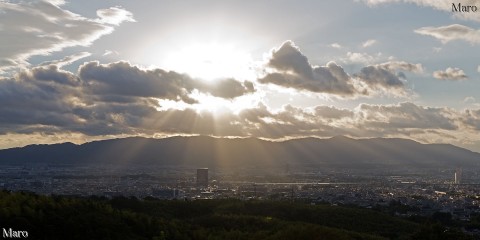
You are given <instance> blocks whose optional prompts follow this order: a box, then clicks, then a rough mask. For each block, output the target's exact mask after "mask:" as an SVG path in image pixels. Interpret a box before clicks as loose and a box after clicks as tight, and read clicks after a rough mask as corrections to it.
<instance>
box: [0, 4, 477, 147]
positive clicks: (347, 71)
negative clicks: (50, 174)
mask: <svg viewBox="0 0 480 240" xmlns="http://www.w3.org/2000/svg"><path fill="white" fill-rule="evenodd" d="M455 4H457V6H458V4H460V5H461V6H471V5H475V6H476V7H478V9H479V10H478V11H480V1H456V2H455ZM479 45H480V13H479V12H472V11H470V12H452V2H451V1H443V0H438V1H434V0H351V1H349V0H342V1H334V0H331V1H313V0H311V1H307V0H296V1H286V0H277V1H259V0H256V1H253V0H252V1H193V0H191V1H173V0H171V1H159V0H155V1H153V0H145V1H115V0H108V1H93V0H82V1H74V0H70V1H63V0H51V1H13V0H12V1H1V0H0V103H1V104H0V148H11V147H19V146H25V145H29V144H49V143H59V142H74V143H79V144H80V143H84V142H88V141H93V140H99V139H110V138H119V137H129V136H143V137H155V138H162V137H168V136H176V135H184V136H190V135H207V136H215V137H256V138H261V139H268V140H285V139H292V138H302V137H318V138H329V137H333V136H338V135H345V136H349V137H352V138H372V137H385V138H408V139H412V140H415V141H419V142H421V143H448V144H454V145H456V146H460V147H464V148H467V149H470V150H473V151H478V152H480V94H479V90H480V61H479V60H478V56H479V55H480V51H479Z"/></svg>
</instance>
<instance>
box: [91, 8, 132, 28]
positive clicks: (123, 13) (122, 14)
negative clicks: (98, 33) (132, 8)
mask: <svg viewBox="0 0 480 240" xmlns="http://www.w3.org/2000/svg"><path fill="white" fill-rule="evenodd" d="M97 16H99V17H100V22H104V23H108V24H113V25H119V24H120V23H122V22H125V21H128V22H135V20H134V19H133V15H132V13H131V12H129V11H127V10H125V9H122V8H118V7H111V8H108V9H99V10H97Z"/></svg>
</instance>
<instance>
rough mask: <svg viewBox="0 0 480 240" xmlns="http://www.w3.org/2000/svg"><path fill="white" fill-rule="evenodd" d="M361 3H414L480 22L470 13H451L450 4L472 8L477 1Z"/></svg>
mask: <svg viewBox="0 0 480 240" xmlns="http://www.w3.org/2000/svg"><path fill="white" fill-rule="evenodd" d="M363 2H365V3H367V4H368V5H369V6H376V5H379V4H386V3H397V2H404V3H414V4H417V5H419V6H422V7H431V8H433V9H435V10H439V11H445V12H449V13H451V14H452V15H453V16H455V17H458V18H460V19H465V20H473V21H477V22H478V21H480V16H479V15H478V14H475V13H474V14H472V12H453V11H452V4H456V6H458V4H459V3H460V4H461V5H462V6H469V5H470V6H472V5H476V4H477V3H478V1H476V0H457V1H454V2H450V1H438V0H363Z"/></svg>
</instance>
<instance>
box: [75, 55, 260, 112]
mask: <svg viewBox="0 0 480 240" xmlns="http://www.w3.org/2000/svg"><path fill="white" fill-rule="evenodd" d="M78 74H79V77H80V78H81V79H82V80H84V81H85V82H86V83H87V84H88V85H89V88H90V89H91V91H93V93H94V94H95V95H97V96H110V97H118V98H123V97H154V98H160V99H170V100H175V101H177V100H181V101H184V102H186V103H195V102H196V100H195V99H192V98H191V97H190V96H189V95H190V94H191V93H192V91H193V90H195V89H197V90H199V91H201V92H205V93H209V94H211V95H213V96H215V97H221V98H229V99H232V98H235V97H239V96H242V95H245V94H248V93H252V92H254V91H255V89H254V87H253V83H251V82H248V81H245V82H243V83H241V82H239V81H237V80H234V79H220V80H218V81H217V82H215V83H212V84H206V83H204V82H202V81H201V80H197V79H193V78H191V77H190V76H188V75H185V74H180V73H177V72H174V71H165V70H162V69H158V68H156V69H151V70H147V69H141V68H139V67H138V66H133V65H131V64H130V63H127V62H116V63H110V64H99V63H98V62H89V63H85V64H83V65H82V66H80V68H79V73H78Z"/></svg>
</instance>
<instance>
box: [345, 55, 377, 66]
mask: <svg viewBox="0 0 480 240" xmlns="http://www.w3.org/2000/svg"><path fill="white" fill-rule="evenodd" d="M343 61H344V62H346V63H361V64H365V65H367V64H373V63H374V62H375V61H377V57H375V56H372V55H369V54H367V53H358V52H347V57H346V58H345V59H343Z"/></svg>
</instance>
